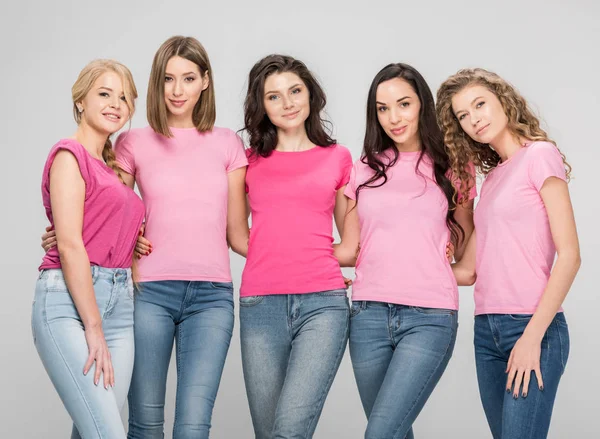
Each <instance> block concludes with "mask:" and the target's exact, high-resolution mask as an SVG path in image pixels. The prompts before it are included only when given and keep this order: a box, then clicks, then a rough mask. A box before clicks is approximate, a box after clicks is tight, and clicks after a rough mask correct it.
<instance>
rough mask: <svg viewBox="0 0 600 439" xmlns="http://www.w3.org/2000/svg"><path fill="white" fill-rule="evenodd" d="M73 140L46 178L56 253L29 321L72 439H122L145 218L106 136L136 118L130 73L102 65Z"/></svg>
mask: <svg viewBox="0 0 600 439" xmlns="http://www.w3.org/2000/svg"><path fill="white" fill-rule="evenodd" d="M72 97H73V113H74V115H75V121H76V122H77V125H78V127H77V131H76V132H75V135H74V136H73V137H70V138H66V139H62V140H60V141H59V142H58V143H57V144H56V145H54V147H53V148H52V149H51V150H50V153H49V155H48V159H47V161H46V165H45V167H44V174H43V176H42V198H43V201H44V207H45V208H46V214H47V216H48V220H49V221H50V223H51V225H52V227H53V228H54V229H55V231H56V240H57V242H58V246H57V247H53V248H51V249H50V250H49V251H48V252H47V253H46V255H45V256H44V259H43V261H42V264H41V265H40V275H39V278H38V281H37V285H36V291H35V300H34V304H33V313H32V317H31V320H32V329H33V338H34V342H35V346H36V348H37V351H38V353H39V355H40V358H41V359H42V362H43V363H44V367H45V368H46V371H47V372H48V375H49V376H50V379H51V380H52V383H53V384H54V387H55V388H56V390H57V392H58V394H59V396H60V397H61V399H62V401H63V404H64V405H65V408H66V409H67V411H68V412H69V415H70V416H71V418H72V419H73V424H74V426H73V432H72V435H71V437H72V438H80V437H84V438H111V439H124V438H125V430H124V429H123V423H122V421H121V416H120V411H121V408H122V405H123V403H124V402H125V397H126V395H127V391H128V389H129V382H130V379H131V372H132V368H133V355H134V349H133V348H134V338H133V308H134V307H133V283H132V274H131V266H132V261H133V251H134V247H135V243H136V239H137V234H138V230H139V228H140V225H141V223H142V219H143V217H144V206H143V204H142V201H141V200H140V198H139V197H138V196H137V195H136V194H135V193H134V192H133V191H132V190H131V189H130V188H128V187H127V186H126V185H125V184H124V183H123V179H122V177H121V175H120V171H119V168H118V167H117V165H116V162H115V156H114V153H113V150H112V144H111V141H110V139H109V136H110V135H111V134H113V133H115V132H116V131H118V130H119V129H121V128H122V127H123V125H125V123H126V122H128V121H129V120H130V118H131V116H132V115H133V111H134V109H135V98H136V97H137V91H136V89H135V85H134V83H133V79H132V77H131V73H130V72H129V70H128V69H127V68H126V67H125V66H123V65H122V64H120V63H118V62H116V61H112V60H96V61H93V62H91V63H90V64H88V65H87V66H86V67H85V68H84V69H83V70H82V71H81V73H80V74H79V77H78V78H77V81H76V82H75V84H74V85H73V88H72Z"/></svg>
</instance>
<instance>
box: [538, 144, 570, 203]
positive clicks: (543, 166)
mask: <svg viewBox="0 0 600 439" xmlns="http://www.w3.org/2000/svg"><path fill="white" fill-rule="evenodd" d="M529 148H534V150H533V151H531V153H530V160H529V180H530V181H531V184H532V185H533V187H535V189H536V190H537V191H538V192H539V191H540V190H541V189H542V186H543V185H544V182H545V181H546V179H548V178H550V177H557V178H560V179H561V180H563V181H567V175H566V171H565V165H564V163H563V159H562V156H561V155H560V152H558V149H557V148H556V147H555V146H554V145H553V144H552V143H549V142H541V143H535V144H533V145H531V146H530V147H529Z"/></svg>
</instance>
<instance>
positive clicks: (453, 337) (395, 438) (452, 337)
mask: <svg viewBox="0 0 600 439" xmlns="http://www.w3.org/2000/svg"><path fill="white" fill-rule="evenodd" d="M452 331H453V334H452V336H451V337H450V341H449V342H448V345H447V346H446V352H444V355H443V356H442V357H441V359H440V361H439V362H438V364H437V366H436V367H435V369H433V371H432V372H431V374H430V375H429V377H428V378H427V381H425V383H424V384H423V387H421V390H420V391H419V394H418V395H417V398H415V400H414V401H413V404H412V406H411V407H410V409H408V411H407V412H406V415H405V416H404V418H403V419H402V422H401V423H400V426H399V427H398V428H397V429H396V431H395V432H394V436H393V439H404V437H405V436H403V437H398V436H397V435H398V431H399V430H400V427H402V425H403V424H404V421H406V418H407V417H408V415H409V413H410V412H411V411H412V410H413V409H414V408H415V405H416V404H417V401H418V400H419V399H420V398H421V395H422V394H423V389H425V387H427V385H428V384H429V382H430V381H431V377H432V376H433V375H435V373H436V372H437V371H438V370H439V368H440V366H441V365H442V363H443V362H444V359H445V358H446V356H447V355H448V351H449V349H450V346H451V345H452V340H456V334H457V331H458V327H456V328H452ZM450 356H452V353H450ZM448 361H450V358H448ZM440 378H441V377H440Z"/></svg>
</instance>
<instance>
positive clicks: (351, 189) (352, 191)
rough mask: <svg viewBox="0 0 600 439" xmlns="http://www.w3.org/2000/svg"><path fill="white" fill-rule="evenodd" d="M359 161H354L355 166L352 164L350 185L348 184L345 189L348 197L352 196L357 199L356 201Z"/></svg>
mask: <svg viewBox="0 0 600 439" xmlns="http://www.w3.org/2000/svg"><path fill="white" fill-rule="evenodd" d="M358 163H359V161H357V162H356V163H354V166H352V169H351V170H350V178H349V180H348V185H347V186H346V189H344V195H345V196H347V197H348V198H350V199H351V200H355V201H356V187H357V186H358V185H357V184H356V173H357V172H358Z"/></svg>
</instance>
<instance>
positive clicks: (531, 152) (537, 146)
mask: <svg viewBox="0 0 600 439" xmlns="http://www.w3.org/2000/svg"><path fill="white" fill-rule="evenodd" d="M526 148H527V151H526V153H527V155H528V156H530V157H539V156H545V155H548V154H558V155H560V153H559V152H558V148H557V147H556V146H555V145H554V144H553V143H551V142H547V141H536V142H532V143H530V144H529V145H527V146H526Z"/></svg>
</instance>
